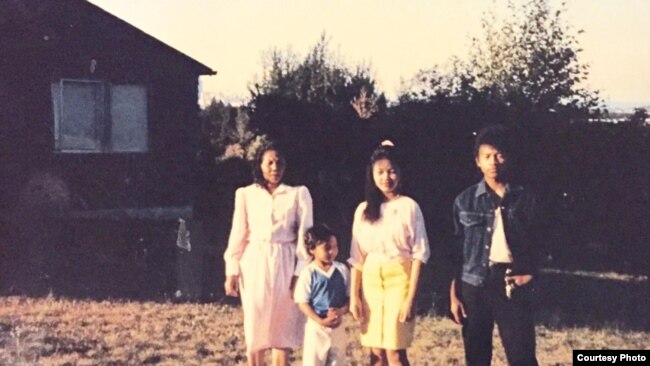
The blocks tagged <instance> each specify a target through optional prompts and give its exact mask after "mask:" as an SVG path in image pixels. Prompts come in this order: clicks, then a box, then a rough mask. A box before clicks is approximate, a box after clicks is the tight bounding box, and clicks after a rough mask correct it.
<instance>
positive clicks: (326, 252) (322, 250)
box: [311, 235, 339, 267]
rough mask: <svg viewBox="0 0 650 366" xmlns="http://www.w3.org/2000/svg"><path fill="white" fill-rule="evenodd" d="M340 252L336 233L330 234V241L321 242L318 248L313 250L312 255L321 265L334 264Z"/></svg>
mask: <svg viewBox="0 0 650 366" xmlns="http://www.w3.org/2000/svg"><path fill="white" fill-rule="evenodd" d="M338 254H339V244H338V242H337V241H336V237H335V236H334V235H332V236H330V238H329V240H328V241H326V242H322V243H319V244H318V245H317V246H316V248H314V249H312V250H311V255H313V256H314V260H315V261H316V263H318V264H319V265H320V266H321V267H327V266H330V265H332V262H334V259H336V256H337V255H338Z"/></svg>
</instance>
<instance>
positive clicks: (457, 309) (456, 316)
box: [449, 199, 467, 324]
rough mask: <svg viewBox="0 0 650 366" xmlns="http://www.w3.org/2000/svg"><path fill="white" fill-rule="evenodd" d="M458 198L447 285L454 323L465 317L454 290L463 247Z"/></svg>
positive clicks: (458, 277) (459, 275)
mask: <svg viewBox="0 0 650 366" xmlns="http://www.w3.org/2000/svg"><path fill="white" fill-rule="evenodd" d="M459 211H460V210H459V208H458V199H456V201H454V208H453V215H454V217H453V222H454V240H453V246H452V248H451V250H450V256H451V258H450V262H451V264H452V279H451V284H450V286H449V310H450V311H451V315H452V319H453V320H454V322H455V323H456V324H462V322H463V318H466V317H467V313H466V312H465V306H464V305H463V302H462V301H461V300H460V297H459V296H458V293H457V291H456V287H457V284H458V283H459V281H460V278H461V269H462V256H463V253H462V248H463V227H462V225H461V224H460V219H459V217H458V216H459V214H458V213H459Z"/></svg>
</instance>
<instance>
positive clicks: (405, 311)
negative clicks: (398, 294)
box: [398, 300, 413, 323]
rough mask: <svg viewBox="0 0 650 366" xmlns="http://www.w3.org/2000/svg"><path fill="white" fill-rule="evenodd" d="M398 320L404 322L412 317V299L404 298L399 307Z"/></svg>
mask: <svg viewBox="0 0 650 366" xmlns="http://www.w3.org/2000/svg"><path fill="white" fill-rule="evenodd" d="M398 319H399V322H400V323H405V322H407V321H410V320H411V319H413V300H404V302H403V303H402V307H401V308H400V309H399V318H398Z"/></svg>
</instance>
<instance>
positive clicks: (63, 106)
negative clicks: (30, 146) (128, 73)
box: [51, 79, 148, 152]
mask: <svg viewBox="0 0 650 366" xmlns="http://www.w3.org/2000/svg"><path fill="white" fill-rule="evenodd" d="M51 89H52V104H53V107H54V148H55V150H56V151H61V152H144V151H147V146H148V144H147V90H146V88H145V87H143V86H140V85H119V84H110V83H104V82H101V81H91V80H68V79H64V80H61V81H60V82H56V83H52V85H51Z"/></svg>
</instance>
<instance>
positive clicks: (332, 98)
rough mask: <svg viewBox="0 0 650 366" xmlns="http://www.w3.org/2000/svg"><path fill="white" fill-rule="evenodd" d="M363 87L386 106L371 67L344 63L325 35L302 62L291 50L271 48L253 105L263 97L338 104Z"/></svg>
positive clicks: (329, 104) (257, 86) (256, 86)
mask: <svg viewBox="0 0 650 366" xmlns="http://www.w3.org/2000/svg"><path fill="white" fill-rule="evenodd" d="M362 88H364V89H365V91H366V93H367V94H368V96H369V97H374V98H378V99H379V103H380V104H382V106H385V104H386V101H385V98H384V97H383V94H382V95H377V93H376V91H375V82H374V80H373V79H372V78H371V77H370V69H369V68H368V67H366V66H361V65H359V66H357V67H356V68H354V69H350V68H349V67H348V66H346V65H344V64H343V63H342V62H341V61H340V60H338V58H337V57H336V56H335V55H334V53H333V52H332V51H331V50H330V48H329V40H328V38H327V36H326V35H325V34H323V35H321V38H320V39H319V41H318V42H317V43H316V45H315V46H314V47H313V48H312V49H311V50H310V51H309V53H308V54H307V56H306V57H305V58H304V59H303V60H302V61H298V56H297V55H296V54H295V53H293V52H291V51H286V52H282V51H279V50H277V49H274V50H271V51H270V52H269V54H268V55H267V58H266V60H265V66H264V72H263V76H262V80H261V81H260V82H258V83H256V84H254V87H253V88H252V89H251V90H250V92H251V96H252V100H251V103H252V104H253V106H254V105H255V102H256V100H257V99H259V98H260V97H264V96H275V97H282V98H286V99H289V100H295V101H299V102H306V103H313V104H324V105H327V106H329V107H339V106H341V105H347V104H349V103H350V102H351V100H352V99H353V98H354V97H355V96H357V95H359V94H360V92H361V89H362Z"/></svg>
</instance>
